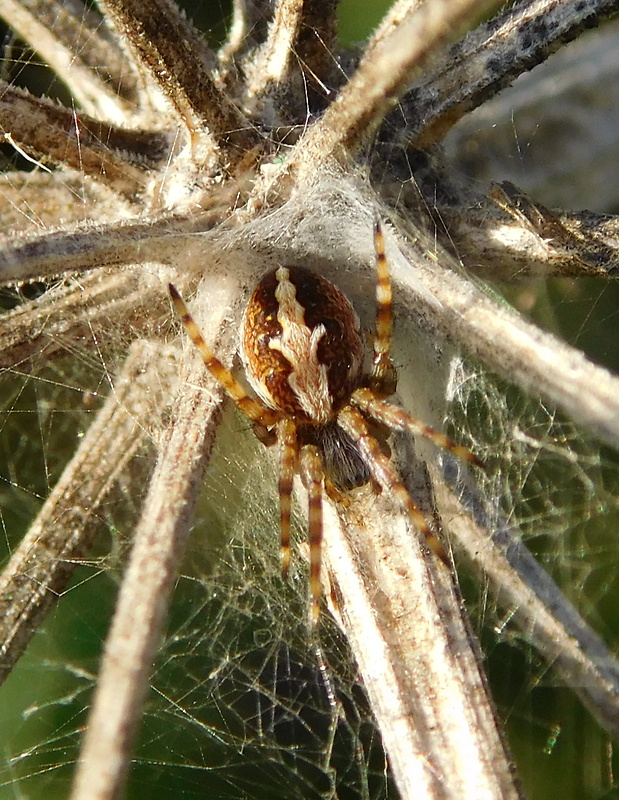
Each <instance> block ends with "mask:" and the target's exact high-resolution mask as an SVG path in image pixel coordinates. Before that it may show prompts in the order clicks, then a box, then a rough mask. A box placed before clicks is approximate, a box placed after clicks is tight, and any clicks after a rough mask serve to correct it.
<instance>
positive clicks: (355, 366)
mask: <svg viewBox="0 0 619 800" xmlns="http://www.w3.org/2000/svg"><path fill="white" fill-rule="evenodd" d="M241 348H242V358H243V362H244V366H245V371H246V374H247V376H248V379H249V381H250V383H251V384H252V387H253V389H254V390H255V391H256V393H257V394H258V395H259V396H260V397H261V398H262V400H264V402H265V403H267V404H268V405H269V406H270V407H271V408H274V409H277V410H278V411H282V412H283V413H285V414H287V415H290V416H293V417H295V418H296V419H298V420H301V421H305V422H313V423H315V424H320V425H323V424H325V423H326V422H327V421H328V420H330V419H332V418H333V416H334V415H335V414H336V413H337V412H338V410H339V409H340V408H341V407H342V405H343V404H344V403H346V402H347V401H348V399H349V398H350V395H351V394H352V392H353V391H354V390H355V389H356V388H357V386H358V385H359V383H360V381H361V368H362V361H363V343H362V340H361V337H360V334H359V320H358V318H357V315H356V313H355V311H354V309H353V307H352V306H351V304H350V303H349V301H348V300H347V299H346V297H345V296H344V295H343V294H342V292H341V291H340V290H339V289H338V288H337V287H336V286H334V285H333V284H332V283H331V282H330V281H328V280H326V278H323V277H322V276H320V275H317V274H316V273H314V272H312V271H311V270H308V269H304V268H302V267H280V268H279V269H277V270H273V271H272V272H269V273H268V274H267V275H265V276H264V278H263V279H262V280H261V281H260V283H259V284H258V286H257V287H256V289H255V291H254V293H253V295H252V296H251V299H250V301H249V303H248V305H247V309H246V311H245V317H244V320H243V329H242V333H241Z"/></svg>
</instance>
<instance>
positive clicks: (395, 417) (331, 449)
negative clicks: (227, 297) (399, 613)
mask: <svg viewBox="0 0 619 800" xmlns="http://www.w3.org/2000/svg"><path fill="white" fill-rule="evenodd" d="M374 249H375V255H376V272H377V282H376V330H375V334H374V358H373V366H372V369H371V372H370V373H369V374H364V370H363V340H362V336H361V325H360V322H359V318H358V316H357V314H356V313H355V310H354V309H353V307H352V305H351V304H350V302H349V301H348V299H347V298H346V297H345V296H344V295H343V294H342V292H341V291H340V290H339V289H338V288H337V287H336V286H334V285H333V284H332V283H331V282H330V281H328V280H326V278H323V277H322V276H321V275H318V274H316V273H315V272H312V271H311V270H309V269H306V268H304V267H296V266H295V267H293V266H289V267H279V268H278V269H275V270H272V271H271V272H268V273H267V274H266V275H265V276H264V277H263V278H262V280H261V281H260V283H259V284H258V285H257V286H256V288H255V290H254V292H253V294H252V296H251V298H250V300H249V303H248V304H247V307H246V309H245V313H244V316H243V321H242V324H241V333H240V340H241V341H240V350H241V360H242V363H243V366H244V369H245V374H246V376H247V379H248V381H249V383H250V385H251V387H252V389H253V390H254V391H255V393H256V394H257V396H258V398H259V399H258V400H256V399H254V398H253V397H251V396H249V395H248V394H247V392H246V391H245V389H244V388H243V387H242V386H241V384H240V383H239V381H238V380H237V379H236V378H235V376H234V375H233V374H232V373H231V372H230V371H229V370H228V369H226V367H224V365H223V364H222V363H221V362H220V361H219V360H218V359H217V357H216V356H215V355H214V354H213V353H212V351H211V349H210V348H209V346H208V344H207V343H206V342H205V341H204V339H203V337H202V335H201V333H200V331H199V329H198V326H197V324H196V322H195V320H194V319H193V317H192V316H191V314H190V313H189V311H188V309H187V306H186V305H185V303H184V301H183V299H182V298H181V296H180V294H179V293H178V291H177V289H176V288H175V287H174V286H173V285H172V284H169V290H170V295H171V298H172V302H173V304H174V307H175V308H176V311H177V313H178V314H179V316H180V318H181V320H182V322H183V325H184V327H185V329H186V331H187V334H188V335H189V338H190V339H191V341H192V342H193V343H194V345H195V346H196V348H197V349H198V351H199V353H200V355H201V356H202V359H203V361H204V365H205V367H206V369H207V370H208V371H209V372H210V373H211V375H212V376H213V377H214V378H215V379H216V380H217V381H219V383H220V384H221V385H222V386H223V388H224V389H225V391H226V392H227V393H228V394H229V395H230V397H231V398H232V399H233V400H234V402H235V403H236V405H237V406H238V408H239V409H240V410H241V411H242V412H243V413H244V414H245V415H246V416H247V417H248V418H249V419H250V420H251V422H252V425H253V430H254V433H255V434H256V436H257V437H258V438H259V439H260V441H262V442H263V443H264V444H265V445H267V446H270V445H273V444H275V443H277V444H278V445H279V501H280V532H281V557H282V571H283V574H284V576H286V575H287V574H288V570H289V567H290V527H291V497H292V484H293V479H294V476H295V475H296V474H300V476H301V480H302V482H303V485H304V486H305V489H306V490H307V494H308V531H309V548H310V568H309V586H310V595H311V608H310V623H311V625H312V626H315V625H316V623H317V622H318V618H319V610H320V598H321V593H322V592H321V581H320V571H321V542H322V528H323V523H322V503H323V492H324V491H325V490H327V492H328V493H329V494H331V493H332V492H335V493H336V495H337V494H339V493H341V492H342V491H347V490H350V489H353V488H355V487H357V486H361V485H363V484H365V483H367V482H368V481H369V480H372V481H373V482H375V483H376V484H378V486H380V487H382V488H383V490H385V491H387V492H389V493H391V494H392V495H393V496H394V498H395V500H396V501H397V502H398V503H400V504H401V506H403V507H404V509H405V510H406V511H407V512H408V514H409V516H410V518H411V520H412V522H413V524H414V525H415V527H416V528H417V529H418V530H419V531H420V532H421V533H422V534H423V536H424V537H425V539H426V542H427V544H428V545H429V547H430V548H431V549H432V550H433V551H434V552H435V553H436V555H437V556H438V557H439V558H440V559H441V560H442V561H444V562H445V563H446V564H447V565H448V566H449V562H448V560H447V556H446V554H445V551H444V550H443V547H442V545H441V544H440V542H439V540H438V539H437V537H436V534H435V533H434V532H433V531H432V529H431V528H430V526H429V525H428V523H427V522H426V519H425V517H424V515H423V514H422V513H421V511H420V510H419V509H418V508H417V506H416V505H415V503H414V501H413V500H412V498H411V496H410V494H409V493H408V490H407V489H406V488H405V486H404V484H403V483H402V482H401V480H400V478H399V476H398V474H397V472H396V470H395V468H394V467H393V465H392V464H391V461H390V459H389V457H388V455H386V454H385V453H384V452H383V448H382V446H381V444H380V443H379V440H378V439H377V438H376V436H375V435H374V434H373V433H372V431H371V426H372V425H373V424H374V425H375V424H376V423H378V424H382V425H383V426H386V427H387V428H393V429H400V430H409V431H411V432H412V433H413V434H416V435H421V436H424V437H426V438H427V439H429V440H430V441H432V442H434V444H436V445H437V446H438V447H441V448H444V449H446V450H449V451H450V452H452V453H454V454H455V455H456V456H458V457H460V458H463V459H465V460H467V461H470V462H471V463H473V464H476V465H477V466H483V464H482V462H481V461H480V460H479V459H478V458H477V456H475V455H474V454H473V453H471V452H470V451H469V450H467V449H466V448H465V447H462V446H460V445H458V444H456V443H455V442H453V441H451V439H448V438H447V437H446V436H444V435H443V434H442V433H439V432H438V431H436V430H434V429H433V428H430V427H428V426H427V425H424V424H423V423H422V422H420V421H419V420H417V419H415V417H413V416H411V415H410V414H409V413H407V412H406V411H404V410H403V409H401V408H399V407H398V406H395V405H393V404H391V403H389V402H388V401H387V400H386V398H387V397H388V396H389V395H391V394H393V393H394V392H395V388H396V382H397V373H396V369H395V367H394V364H393V361H392V359H391V354H390V351H391V329H392V292H391V279H390V275H389V265H388V262H387V258H386V255H385V246H384V239H383V233H382V228H381V225H380V222H377V223H376V225H375V229H374Z"/></svg>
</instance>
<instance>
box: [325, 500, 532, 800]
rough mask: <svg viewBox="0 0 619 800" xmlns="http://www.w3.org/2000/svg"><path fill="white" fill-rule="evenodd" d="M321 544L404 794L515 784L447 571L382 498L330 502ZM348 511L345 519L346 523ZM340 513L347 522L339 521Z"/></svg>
mask: <svg viewBox="0 0 619 800" xmlns="http://www.w3.org/2000/svg"><path fill="white" fill-rule="evenodd" d="M327 519H328V521H329V524H328V530H327V532H326V542H325V553H326V558H327V563H328V568H329V573H330V575H331V576H332V577H333V578H334V579H335V581H336V584H337V589H338V597H339V598H340V609H339V612H340V613H341V616H342V619H343V625H344V628H345V630H346V634H347V636H348V639H349V641H350V643H351V646H352V648H353V652H354V653H355V657H356V659H357V663H358V664H359V669H360V672H361V675H362V676H363V681H364V684H365V686H366V689H367V691H368V694H369V696H370V699H371V702H372V708H373V710H374V714H375V715H376V718H377V721H378V725H379V728H380V730H381V733H382V736H383V740H384V743H385V747H386V749H387V752H388V754H389V761H390V763H391V766H392V768H393V771H394V777H395V780H396V783H397V786H398V790H399V792H400V796H401V797H402V798H403V800H421V799H422V798H423V800H430V799H431V800H439V798H446V797H454V798H455V797H457V798H459V800H499V798H500V799H501V800H516V799H517V798H519V797H520V793H519V791H518V789H517V787H516V784H515V782H514V775H513V772H512V769H511V766H510V762H509V757H508V756H507V754H506V751H505V746H504V744H503V740H502V737H501V735H500V733H499V729H498V725H497V720H496V718H495V714H494V709H493V705H492V701H491V700H490V696H489V693H488V687H487V685H486V681H485V678H484V676H483V672H482V671H481V669H480V666H479V662H478V652H477V647H476V645H475V643H474V641H473V637H472V636H471V634H470V631H469V629H468V626H467V623H466V622H465V620H464V617H463V614H462V609H461V601H460V597H459V595H458V593H457V592H456V591H455V585H454V583H453V579H452V577H451V575H450V574H449V573H448V571H447V569H446V568H445V566H444V565H443V564H442V563H439V562H438V560H437V559H436V558H435V557H433V555H431V554H429V553H423V552H422V548H421V546H420V544H419V541H418V540H416V539H415V537H416V533H415V532H414V531H413V530H411V528H410V527H409V526H408V525H407V524H406V522H405V520H403V519H402V516H401V515H400V514H395V515H394V514H393V513H390V511H389V505H388V503H385V501H384V500H378V499H376V498H369V500H366V501H361V500H359V501H356V502H355V506H354V507H351V509H348V510H347V511H340V519H338V518H337V517H336V515H335V514H334V513H333V511H332V510H331V509H328V511H327ZM344 520H345V522H344ZM342 522H344V526H345V528H344V529H343V528H342Z"/></svg>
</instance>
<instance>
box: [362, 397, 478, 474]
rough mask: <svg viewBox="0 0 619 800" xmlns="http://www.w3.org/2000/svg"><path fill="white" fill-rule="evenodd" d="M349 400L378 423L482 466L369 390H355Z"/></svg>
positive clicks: (465, 452)
mask: <svg viewBox="0 0 619 800" xmlns="http://www.w3.org/2000/svg"><path fill="white" fill-rule="evenodd" d="M350 400H351V403H353V404H354V405H355V406H357V407H358V408H361V409H362V410H363V411H365V412H366V413H367V414H369V415H370V416H372V417H374V418H375V419H377V420H378V421H379V422H383V423H384V424H385V425H387V426H388V427H389V428H395V429H397V430H409V431H410V432H411V433H412V434H414V435H416V436H424V437H425V438H426V439H429V440H430V441H431V442H433V443H434V444H435V445H436V446H437V447H442V448H443V449H444V450H449V452H450V453H453V454H454V455H455V456H458V458H462V459H464V460H465V461H470V463H471V464H475V466H477V467H483V466H484V463H483V461H481V460H480V459H479V458H478V457H477V456H476V455H475V454H474V453H471V451H470V450H468V449H467V448H466V447H462V445H460V444H456V443H455V442H453V441H452V440H451V439H449V438H448V437H447V436H445V434H443V433H440V432H439V431H435V430H434V428H430V427H429V426H428V425H424V424H423V422H420V421H419V420H418V419H416V418H415V417H413V416H412V415H411V414H409V413H408V412H407V411H405V410H404V409H403V408H398V406H394V405H392V404H391V403H388V402H386V401H385V400H383V399H382V398H380V397H376V396H375V394H374V392H373V391H372V390H371V389H364V388H360V389H356V390H355V391H354V392H353V393H352V395H351V398H350Z"/></svg>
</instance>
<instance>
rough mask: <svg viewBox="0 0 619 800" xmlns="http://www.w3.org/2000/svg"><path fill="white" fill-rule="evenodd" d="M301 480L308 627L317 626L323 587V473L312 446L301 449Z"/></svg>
mask: <svg viewBox="0 0 619 800" xmlns="http://www.w3.org/2000/svg"><path fill="white" fill-rule="evenodd" d="M301 480H302V481H303V485H304V486H305V489H306V490H307V497H308V509H307V520H308V534H309V549H310V574H309V585H310V595H311V600H312V605H311V610H310V624H311V626H312V627H316V624H317V623H318V618H319V616H320V598H321V595H322V584H321V582H320V571H321V566H322V495H323V483H324V470H323V467H322V461H321V459H320V452H319V450H318V448H317V447H316V446H315V445H313V444H308V445H304V446H303V447H302V448H301Z"/></svg>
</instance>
